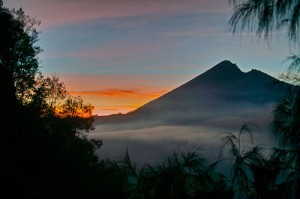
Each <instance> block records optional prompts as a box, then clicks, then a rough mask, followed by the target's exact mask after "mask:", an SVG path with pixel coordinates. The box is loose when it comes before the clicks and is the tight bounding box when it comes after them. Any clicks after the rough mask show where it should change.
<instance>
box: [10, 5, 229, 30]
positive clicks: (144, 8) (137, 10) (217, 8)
mask: <svg viewBox="0 0 300 199" xmlns="http://www.w3.org/2000/svg"><path fill="white" fill-rule="evenodd" d="M4 5H5V6H8V7H23V8H24V10H25V11H26V12H27V13H28V14H30V15H31V16H36V17H38V18H39V19H41V20H42V22H43V27H51V26H57V25H63V24H70V23H78V22H83V21H86V20H91V19H104V18H114V17H124V16H137V15H155V14H159V13H161V14H166V13H182V12H212V13H219V12H224V11H228V10H229V6H228V5H227V4H226V1H224V2H223V1H220V0H189V1H182V0H173V1H161V0H63V1H61V0H43V1H40V0H10V1H9V2H4Z"/></svg>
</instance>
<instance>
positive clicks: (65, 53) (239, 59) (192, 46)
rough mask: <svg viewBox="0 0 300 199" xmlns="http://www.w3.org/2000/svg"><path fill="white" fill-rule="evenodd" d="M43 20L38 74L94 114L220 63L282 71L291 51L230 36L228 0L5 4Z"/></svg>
mask: <svg viewBox="0 0 300 199" xmlns="http://www.w3.org/2000/svg"><path fill="white" fill-rule="evenodd" d="M3 3H4V6H5V7H8V8H20V7H22V8H23V10H24V11H25V13H26V14H28V15H30V16H31V17H35V18H37V19H39V20H41V25H40V26H39V27H38V30H39V31H40V32H41V33H40V36H39V38H40V40H39V41H38V43H37V45H39V46H41V47H42V48H43V50H44V51H43V53H41V54H40V56H39V57H40V59H41V71H42V73H43V74H45V75H48V76H50V75H51V74H57V75H59V76H60V78H61V80H62V81H63V82H65V84H66V87H67V89H68V90H69V92H70V93H71V94H72V95H75V96H81V97H82V98H83V99H84V100H85V101H86V102H90V103H91V104H92V105H93V106H94V107H95V109H94V111H93V113H94V114H98V115H108V114H115V113H127V112H129V111H133V110H135V109H136V108H138V107H139V106H141V105H143V104H145V103H147V102H149V101H151V100H153V99H155V98H157V97H159V96H161V95H163V94H165V93H167V92H169V91H171V90H172V89H174V88H176V87H178V86H180V85H181V84H183V83H185V82H187V81H189V80H191V79H192V78H194V77H196V76H198V75H199V74H201V73H203V72H205V71H206V70H208V69H209V68H211V67H213V66H214V65H216V64H218V63H219V62H221V61H223V60H230V61H231V62H233V63H236V64H237V65H238V66H239V68H240V69H241V70H242V71H244V72H247V71H249V70H251V69H252V68H255V69H258V70H261V71H263V72H266V73H268V74H270V75H272V76H274V77H278V75H279V74H280V73H282V72H284V70H285V67H284V65H286V64H285V60H286V57H287V56H290V55H291V53H292V51H293V49H292V48H291V46H290V45H289V43H288V41H287V36H286V34H285V33H284V32H282V33H278V34H274V35H275V36H274V38H273V39H272V41H271V42H270V43H267V42H266V41H264V40H263V39H257V38H256V37H255V33H251V32H250V33H241V34H235V35H232V33H231V32H230V31H229V30H228V28H229V27H228V21H229V19H230V16H231V14H232V8H231V7H230V6H229V5H228V3H227V1H226V0H184V1H183V0H63V1H62V0H42V1H41V0H4V1H3Z"/></svg>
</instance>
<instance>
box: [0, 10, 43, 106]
mask: <svg viewBox="0 0 300 199" xmlns="http://www.w3.org/2000/svg"><path fill="white" fill-rule="evenodd" d="M0 24H1V29H0V41H1V42H0V43H1V46H0V74H1V77H0V86H1V87H0V90H1V91H2V92H1V96H0V99H1V100H5V101H4V102H14V100H16V98H17V99H19V100H21V101H22V99H23V98H26V95H27V91H28V90H29V89H30V88H32V86H33V85H34V79H35V75H36V73H37V71H38V63H39V61H38V58H37V57H36V56H37V55H38V54H39V53H40V52H41V48H40V47H37V46H34V43H35V42H36V41H37V40H38V32H37V30H36V29H35V26H36V25H38V24H39V22H38V21H37V20H35V19H33V18H30V17H29V16H26V15H25V14H24V12H23V10H22V9H19V10H12V11H10V10H8V9H7V8H4V7H0Z"/></svg>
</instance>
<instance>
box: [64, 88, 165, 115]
mask: <svg viewBox="0 0 300 199" xmlns="http://www.w3.org/2000/svg"><path fill="white" fill-rule="evenodd" d="M166 92H167V91H165V90H159V91H146V90H144V89H136V90H134V89H115V88H112V89H105V90H99V91H71V92H70V94H71V95H73V96H81V97H82V99H83V100H84V101H85V102H87V103H91V104H92V105H93V106H94V110H93V114H94V115H111V114H118V113H123V114H125V113H128V112H131V111H134V110H135V109H137V108H139V107H140V106H142V105H144V104H146V103H148V102H150V101H152V100H154V99H156V98H158V97H160V96H162V95H163V94H165V93H166Z"/></svg>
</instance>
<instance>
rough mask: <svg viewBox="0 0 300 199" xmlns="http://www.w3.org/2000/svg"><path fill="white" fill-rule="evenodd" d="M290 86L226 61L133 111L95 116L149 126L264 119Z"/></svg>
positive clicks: (104, 121)
mask: <svg viewBox="0 0 300 199" xmlns="http://www.w3.org/2000/svg"><path fill="white" fill-rule="evenodd" d="M290 87H292V86H291V85H289V84H286V83H283V82H280V81H278V80H277V79H275V78H273V77H271V76H269V75H267V74H265V73H263V72H260V71H258V70H251V71H250V72H247V73H244V72H242V71H241V70H240V69H239V68H238V67H237V66H236V65H235V64H233V63H231V62H230V61H223V62H221V63H219V64H217V65H216V66H214V67H213V68H211V69H209V70H208V71H206V72H205V73H203V74H201V75H199V76H197V77H196V78H194V79H192V80H191V81H189V82H187V83H185V84H183V85H182V86H180V87H178V88H176V89H174V90H172V91H171V92H169V93H167V94H165V95H163V96H162V97H160V98H157V99H156V100H153V101H151V102H149V103H147V104H145V105H144V106H142V107H140V108H138V109H137V110H135V111H133V112H131V113H128V114H125V115H112V116H106V117H96V118H95V120H96V124H107V123H128V122H135V123H136V122H143V125H146V126H147V125H149V124H151V125H154V124H165V125H169V124H177V125H191V124H207V125H229V124H230V123H231V122H234V121H237V119H241V121H243V120H244V121H249V122H258V123H260V122H261V123H265V122H266V121H265V120H270V115H271V111H272V107H274V104H275V103H277V102H278V101H279V100H280V99H282V98H283V97H284V96H285V94H286V92H287V90H288V88H290ZM143 125H142V126H143Z"/></svg>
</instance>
